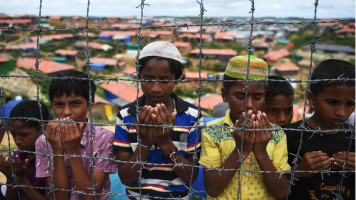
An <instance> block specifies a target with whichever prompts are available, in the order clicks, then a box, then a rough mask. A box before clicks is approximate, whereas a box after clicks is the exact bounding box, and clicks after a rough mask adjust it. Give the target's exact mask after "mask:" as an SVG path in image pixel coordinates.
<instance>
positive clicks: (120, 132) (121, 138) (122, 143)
mask: <svg viewBox="0 0 356 200" xmlns="http://www.w3.org/2000/svg"><path fill="white" fill-rule="evenodd" d="M123 123H124V120H123V118H122V117H121V116H120V114H118V116H117V117H116V127H115V135H114V150H117V151H124V152H129V153H132V148H131V145H130V140H129V135H128V134H129V132H128V128H127V126H125V125H122V124H123ZM132 129H134V127H132Z"/></svg>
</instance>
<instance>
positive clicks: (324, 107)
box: [308, 85, 355, 130]
mask: <svg viewBox="0 0 356 200" xmlns="http://www.w3.org/2000/svg"><path fill="white" fill-rule="evenodd" d="M308 100H309V102H310V104H311V105H313V106H314V115H313V116H312V117H311V119H310V121H311V124H312V126H313V125H314V126H315V127H313V128H316V127H320V128H321V129H322V130H332V129H340V126H341V125H342V124H343V123H344V122H345V121H346V120H347V118H348V117H349V116H350V114H351V113H352V111H354V110H355V87H354V86H346V85H340V86H328V87H325V88H323V90H322V91H321V92H319V93H318V94H317V95H315V94H314V93H309V96H308Z"/></svg>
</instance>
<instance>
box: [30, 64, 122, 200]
mask: <svg viewBox="0 0 356 200" xmlns="http://www.w3.org/2000/svg"><path fill="white" fill-rule="evenodd" d="M87 78H88V76H87V75H86V74H84V73H82V72H78V71H67V72H63V73H62V74H59V75H58V76H57V77H56V78H55V79H52V80H51V82H50V84H49V99H50V101H51V104H52V109H53V112H54V114H55V116H56V117H57V119H56V120H55V122H50V123H48V124H47V127H46V133H47V140H48V142H49V144H48V148H49V153H50V154H53V155H54V157H52V158H51V159H52V164H53V166H49V163H50V162H49V160H48V158H47V157H46V156H42V155H40V154H37V156H36V166H38V168H37V171H36V176H37V177H46V180H47V183H48V184H49V185H50V184H52V180H51V173H50V170H53V183H54V186H55V187H56V188H57V189H60V190H56V192H55V196H56V199H69V198H70V199H73V200H74V199H80V198H82V199H94V198H96V199H109V196H107V195H105V194H102V195H100V193H105V192H109V190H110V180H109V178H108V174H109V173H115V172H116V168H115V167H116V165H115V163H114V162H113V161H112V160H103V159H102V158H111V159H114V156H115V155H114V154H113V149H112V143H113V133H112V132H110V131H108V130H106V129H104V128H101V127H98V126H92V125H90V124H86V123H88V119H87V112H88V110H89V106H90V105H89V99H90V98H89V94H90V95H91V99H92V101H94V94H95V90H96V86H95V84H94V81H93V80H90V81H89V80H87ZM89 84H90V86H89ZM89 89H91V90H90V91H91V93H89ZM60 120H61V121H62V120H65V121H62V122H61V123H60V122H58V121H60ZM71 122H73V123H71ZM74 122H80V124H76V123H74ZM91 134H92V138H91V136H90V135H91ZM36 152H38V153H43V154H48V152H47V144H46V138H45V135H42V136H41V137H39V138H38V140H37V141H36ZM63 155H65V156H63ZM73 155H80V156H83V157H69V156H73ZM90 156H93V157H95V158H94V159H93V165H94V167H93V168H92V173H91V167H90V163H91V158H90ZM92 179H93V180H94V183H93V182H92ZM94 184H95V193H96V196H94V195H93V192H94V191H93V185H94ZM64 190H71V191H78V190H79V191H82V192H84V194H79V193H76V192H68V191H64Z"/></svg>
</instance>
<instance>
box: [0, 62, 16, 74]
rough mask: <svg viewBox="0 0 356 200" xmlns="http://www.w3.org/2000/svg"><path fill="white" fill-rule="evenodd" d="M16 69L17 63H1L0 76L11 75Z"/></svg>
mask: <svg viewBox="0 0 356 200" xmlns="http://www.w3.org/2000/svg"><path fill="white" fill-rule="evenodd" d="M14 69H15V61H8V62H1V63H0V74H1V75H4V74H9V72H10V71H12V70H14Z"/></svg>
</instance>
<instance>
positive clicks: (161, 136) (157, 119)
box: [152, 103, 176, 146]
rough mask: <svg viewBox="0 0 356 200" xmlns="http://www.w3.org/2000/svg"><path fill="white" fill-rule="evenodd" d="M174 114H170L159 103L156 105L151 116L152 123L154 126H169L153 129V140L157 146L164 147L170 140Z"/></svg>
mask: <svg viewBox="0 0 356 200" xmlns="http://www.w3.org/2000/svg"><path fill="white" fill-rule="evenodd" d="M175 117H176V114H175V113H170V112H169V111H168V109H167V107H166V106H165V105H164V104H163V103H161V104H157V105H156V107H155V108H154V112H153V114H152V119H153V123H154V124H155V125H170V126H171V127H164V128H163V127H155V131H154V132H153V138H154V141H155V143H156V144H157V145H158V146H161V145H164V144H166V143H167V142H169V140H170V136H171V133H172V131H173V126H174V122H175V120H176V118H175Z"/></svg>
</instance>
